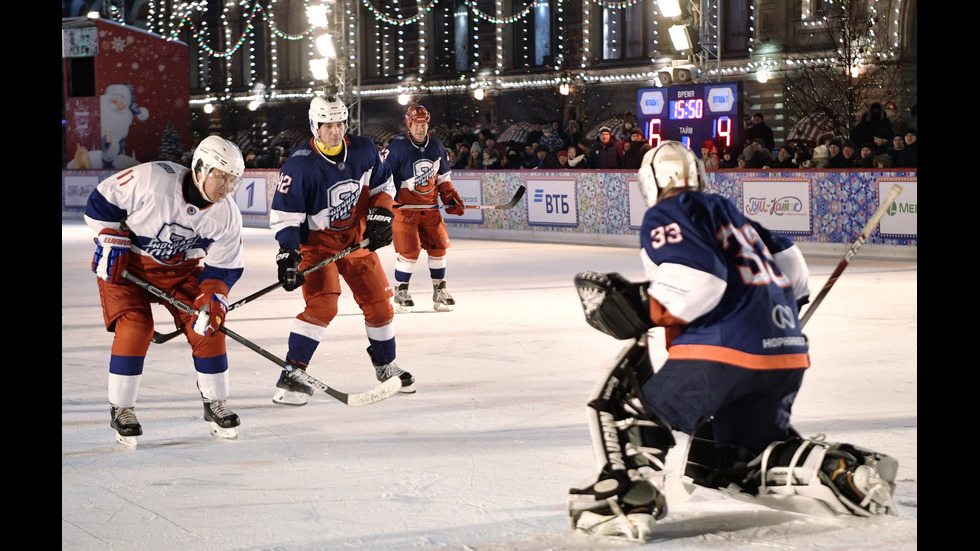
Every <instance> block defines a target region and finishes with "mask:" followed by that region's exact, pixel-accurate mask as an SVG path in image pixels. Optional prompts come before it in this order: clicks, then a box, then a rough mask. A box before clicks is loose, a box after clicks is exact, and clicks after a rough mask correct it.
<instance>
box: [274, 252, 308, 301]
mask: <svg viewBox="0 0 980 551" xmlns="http://www.w3.org/2000/svg"><path fill="white" fill-rule="evenodd" d="M300 260H303V255H301V254H299V251H294V250H293V249H286V248H280V249H279V254H277V255H276V264H277V265H278V266H279V283H282V288H283V289H285V290H287V291H293V290H295V289H297V288H299V287H300V286H301V285H303V284H304V283H306V276H304V275H303V274H302V273H301V272H300V271H299V262H300Z"/></svg>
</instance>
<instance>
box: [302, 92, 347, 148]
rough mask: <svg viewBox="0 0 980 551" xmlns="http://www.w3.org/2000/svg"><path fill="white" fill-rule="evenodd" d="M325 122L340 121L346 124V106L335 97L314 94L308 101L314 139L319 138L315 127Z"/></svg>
mask: <svg viewBox="0 0 980 551" xmlns="http://www.w3.org/2000/svg"><path fill="white" fill-rule="evenodd" d="M325 122H342V123H344V124H345V125H346V123H347V106H346V105H344V102H342V101H340V100H339V99H337V98H335V97H329V98H324V97H322V96H316V97H314V98H313V100H312V101H311V102H310V130H311V131H312V132H313V137H314V138H315V139H317V140H319V139H320V135H319V134H318V133H317V129H318V128H320V125H321V124H323V123H325ZM345 132H346V128H345Z"/></svg>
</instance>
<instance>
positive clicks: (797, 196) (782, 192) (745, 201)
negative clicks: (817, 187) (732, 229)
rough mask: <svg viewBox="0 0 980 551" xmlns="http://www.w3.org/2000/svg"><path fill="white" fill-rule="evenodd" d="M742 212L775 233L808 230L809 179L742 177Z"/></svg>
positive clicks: (809, 222) (809, 229) (807, 231)
mask: <svg viewBox="0 0 980 551" xmlns="http://www.w3.org/2000/svg"><path fill="white" fill-rule="evenodd" d="M742 212H743V213H745V216H746V217H747V218H750V219H752V220H755V221H756V222H759V223H760V224H762V225H763V226H765V227H767V228H769V229H770V230H772V231H775V232H779V233H798V234H809V233H811V232H812V229H811V227H812V225H811V205H810V181H809V180H807V179H805V178H800V179H795V178H773V179H766V180H745V181H744V182H743V183H742Z"/></svg>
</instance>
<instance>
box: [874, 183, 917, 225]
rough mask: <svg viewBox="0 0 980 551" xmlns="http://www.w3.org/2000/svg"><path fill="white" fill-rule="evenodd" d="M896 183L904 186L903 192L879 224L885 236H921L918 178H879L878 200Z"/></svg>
mask: <svg viewBox="0 0 980 551" xmlns="http://www.w3.org/2000/svg"><path fill="white" fill-rule="evenodd" d="M894 184H898V185H900V186H902V193H901V194H899V196H898V197H897V198H896V199H895V202H894V203H892V206H891V208H889V209H888V211H886V212H885V216H884V217H883V218H882V219H881V223H880V225H879V226H878V233H879V234H881V235H882V236H883V237H915V238H918V237H919V228H918V196H919V183H918V178H879V179H878V201H879V204H880V201H881V198H882V197H884V196H885V195H887V194H888V190H890V189H891V188H892V186H893V185H894Z"/></svg>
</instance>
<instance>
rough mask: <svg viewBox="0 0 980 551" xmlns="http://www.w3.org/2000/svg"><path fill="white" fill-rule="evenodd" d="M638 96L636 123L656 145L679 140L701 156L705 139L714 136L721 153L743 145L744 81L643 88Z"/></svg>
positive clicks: (649, 140)
mask: <svg viewBox="0 0 980 551" xmlns="http://www.w3.org/2000/svg"><path fill="white" fill-rule="evenodd" d="M636 97H637V109H636V112H637V117H636V119H637V125H638V126H639V127H640V128H641V129H642V130H643V134H644V135H645V136H647V141H648V142H649V143H650V145H651V146H653V147H656V146H658V145H660V142H662V141H664V140H677V141H679V142H683V143H684V144H685V145H686V146H687V147H688V148H689V149H693V150H694V151H695V152H696V153H697V154H698V155H699V156H700V154H701V150H700V147H701V142H703V141H704V140H709V139H710V140H713V141H714V142H715V147H717V148H718V152H719V154H720V153H721V150H722V149H724V148H727V147H731V146H741V143H742V141H741V140H742V83H741V81H739V82H731V83H723V84H722V83H719V84H687V85H683V84H678V85H674V86H668V87H666V88H640V89H639V90H637V92H636Z"/></svg>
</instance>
